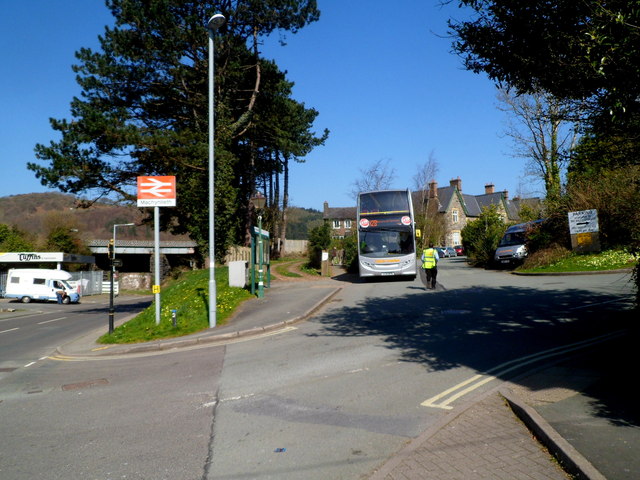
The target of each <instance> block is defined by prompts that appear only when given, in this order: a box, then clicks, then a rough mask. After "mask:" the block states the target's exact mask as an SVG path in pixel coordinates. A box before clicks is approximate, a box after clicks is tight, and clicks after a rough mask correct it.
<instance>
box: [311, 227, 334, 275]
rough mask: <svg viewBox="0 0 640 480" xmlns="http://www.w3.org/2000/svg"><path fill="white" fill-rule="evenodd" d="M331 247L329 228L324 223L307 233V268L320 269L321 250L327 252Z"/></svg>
mask: <svg viewBox="0 0 640 480" xmlns="http://www.w3.org/2000/svg"><path fill="white" fill-rule="evenodd" d="M330 246H331V227H329V223H327V222H325V223H324V224H323V225H321V226H319V227H315V228H313V229H311V231H310V232H309V246H308V247H307V248H308V256H309V264H308V265H309V267H310V268H320V262H321V255H322V250H328V249H329V247H330Z"/></svg>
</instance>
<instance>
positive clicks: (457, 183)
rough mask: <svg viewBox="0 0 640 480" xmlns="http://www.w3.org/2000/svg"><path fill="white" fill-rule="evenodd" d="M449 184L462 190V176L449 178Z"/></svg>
mask: <svg viewBox="0 0 640 480" xmlns="http://www.w3.org/2000/svg"><path fill="white" fill-rule="evenodd" d="M449 185H451V186H452V187H456V188H457V189H458V191H459V192H462V180H460V177H458V178H452V179H451V180H449Z"/></svg>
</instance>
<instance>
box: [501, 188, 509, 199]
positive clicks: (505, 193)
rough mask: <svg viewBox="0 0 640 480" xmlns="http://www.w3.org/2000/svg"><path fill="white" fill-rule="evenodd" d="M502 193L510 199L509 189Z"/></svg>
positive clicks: (505, 197)
mask: <svg viewBox="0 0 640 480" xmlns="http://www.w3.org/2000/svg"><path fill="white" fill-rule="evenodd" d="M502 194H503V195H504V199H505V200H509V190H504V191H503V192H502Z"/></svg>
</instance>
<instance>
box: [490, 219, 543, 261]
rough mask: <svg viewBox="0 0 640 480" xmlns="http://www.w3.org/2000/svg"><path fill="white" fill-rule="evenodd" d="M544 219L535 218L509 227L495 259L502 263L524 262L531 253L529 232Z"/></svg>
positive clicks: (495, 254)
mask: <svg viewBox="0 0 640 480" xmlns="http://www.w3.org/2000/svg"><path fill="white" fill-rule="evenodd" d="M543 221H544V220H534V221H532V222H526V223H519V224H518V225H513V226H511V227H509V228H507V231H506V232H505V233H504V236H503V237H502V239H501V240H500V243H499V244H498V248H497V249H496V251H495V253H494V255H493V260H494V261H495V262H496V263H501V264H517V263H522V262H523V261H524V259H525V257H526V256H527V255H528V254H529V252H528V250H527V234H528V233H529V232H530V231H531V230H532V229H533V228H534V226H535V225H537V224H539V223H542V222H543Z"/></svg>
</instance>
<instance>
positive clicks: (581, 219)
mask: <svg viewBox="0 0 640 480" xmlns="http://www.w3.org/2000/svg"><path fill="white" fill-rule="evenodd" d="M599 230H600V227H599V226H598V211H597V210H595V209H593V210H580V211H579V212H569V233H571V235H577V234H579V233H593V232H598V231H599Z"/></svg>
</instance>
